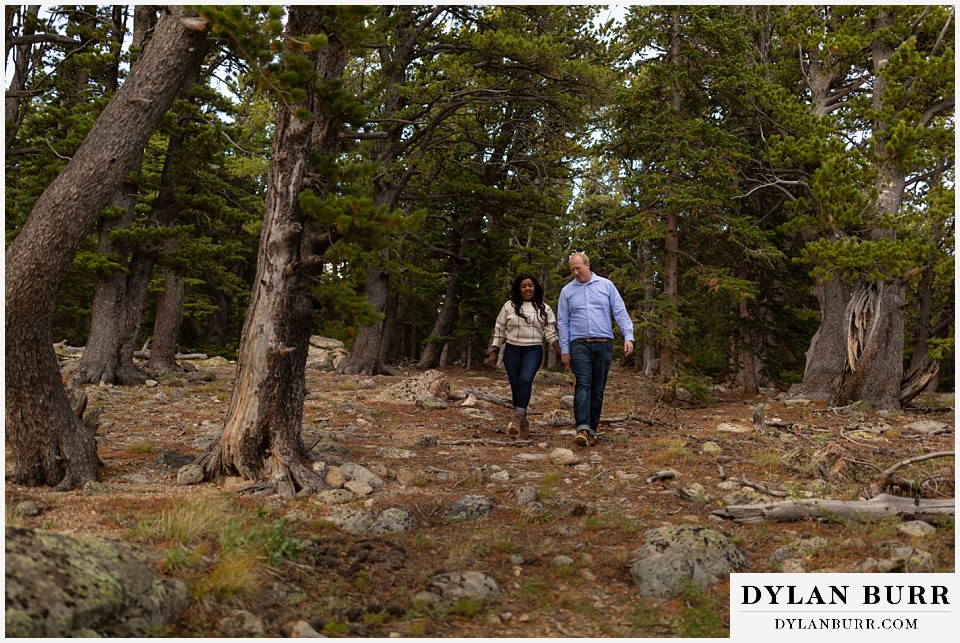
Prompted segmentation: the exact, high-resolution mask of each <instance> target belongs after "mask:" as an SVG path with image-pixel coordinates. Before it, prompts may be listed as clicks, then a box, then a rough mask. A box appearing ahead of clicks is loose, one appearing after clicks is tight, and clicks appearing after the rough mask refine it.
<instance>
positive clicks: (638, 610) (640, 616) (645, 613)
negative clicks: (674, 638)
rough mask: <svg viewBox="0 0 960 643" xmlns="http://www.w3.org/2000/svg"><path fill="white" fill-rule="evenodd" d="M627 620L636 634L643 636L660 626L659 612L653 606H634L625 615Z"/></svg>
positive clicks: (646, 604) (644, 604)
mask: <svg viewBox="0 0 960 643" xmlns="http://www.w3.org/2000/svg"><path fill="white" fill-rule="evenodd" d="M627 618H628V619H629V621H630V625H631V626H632V627H633V628H634V629H635V630H637V633H638V634H644V633H646V632H649V631H651V630H654V629H656V628H657V627H658V626H659V625H660V618H661V611H660V610H659V609H658V608H657V607H655V606H653V605H650V604H648V603H641V604H639V605H634V607H633V608H632V609H631V610H630V611H629V612H628V613H627Z"/></svg>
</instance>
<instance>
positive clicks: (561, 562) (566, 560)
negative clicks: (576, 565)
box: [553, 554, 573, 567]
mask: <svg viewBox="0 0 960 643" xmlns="http://www.w3.org/2000/svg"><path fill="white" fill-rule="evenodd" d="M571 565H573V559H572V558H570V557H569V556H564V555H563V554H561V555H560V556H557V557H556V558H554V559H553V566H554V567H570V566H571Z"/></svg>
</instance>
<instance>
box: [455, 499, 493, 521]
mask: <svg viewBox="0 0 960 643" xmlns="http://www.w3.org/2000/svg"><path fill="white" fill-rule="evenodd" d="M495 504H496V503H495V502H494V501H493V498H489V497H487V496H464V497H463V498H460V500H457V501H456V502H455V503H453V504H452V505H451V506H450V509H448V510H447V513H446V516H447V518H449V519H450V520H479V519H481V518H486V517H487V516H489V515H490V513H491V512H492V511H493V507H494V505H495Z"/></svg>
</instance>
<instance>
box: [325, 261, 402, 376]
mask: <svg viewBox="0 0 960 643" xmlns="http://www.w3.org/2000/svg"><path fill="white" fill-rule="evenodd" d="M389 293H390V275H389V274H388V273H386V272H384V271H383V270H381V269H380V266H377V265H373V264H371V265H370V266H368V267H367V285H366V287H365V289H364V294H365V295H366V298H367V303H368V304H370V306H371V307H372V308H373V309H374V310H375V311H377V312H378V313H382V312H383V311H384V309H385V308H386V305H387V297H388V295H389ZM382 341H383V322H382V321H381V322H380V323H379V324H374V325H372V326H362V327H361V328H360V332H359V333H357V338H356V339H355V340H354V342H353V348H352V349H351V350H350V354H349V355H348V356H347V357H346V358H345V359H344V360H343V362H342V363H341V364H340V368H338V369H337V372H338V373H342V374H345V375H360V374H363V375H377V374H378V373H379V372H380V368H381V366H382V365H381V364H380V359H379V358H380V345H381V343H382Z"/></svg>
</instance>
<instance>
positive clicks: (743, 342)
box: [738, 297, 760, 395]
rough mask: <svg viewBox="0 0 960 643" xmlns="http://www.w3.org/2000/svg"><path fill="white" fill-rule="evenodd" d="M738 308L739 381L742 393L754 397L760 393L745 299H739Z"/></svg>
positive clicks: (750, 325)
mask: <svg viewBox="0 0 960 643" xmlns="http://www.w3.org/2000/svg"><path fill="white" fill-rule="evenodd" d="M739 308H740V331H741V332H740V337H739V342H738V343H739V348H740V351H739V352H740V359H739V360H738V363H739V366H740V380H741V381H742V382H743V392H744V393H745V394H747V395H755V394H757V393H758V392H759V391H760V388H759V386H758V384H757V360H756V355H755V354H754V347H753V341H751V340H752V338H753V336H754V333H753V332H752V330H751V329H752V328H753V324H752V320H751V318H750V308H749V306H748V305H747V298H746V297H741V298H740V302H739Z"/></svg>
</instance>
